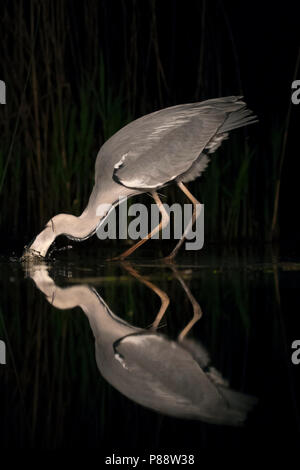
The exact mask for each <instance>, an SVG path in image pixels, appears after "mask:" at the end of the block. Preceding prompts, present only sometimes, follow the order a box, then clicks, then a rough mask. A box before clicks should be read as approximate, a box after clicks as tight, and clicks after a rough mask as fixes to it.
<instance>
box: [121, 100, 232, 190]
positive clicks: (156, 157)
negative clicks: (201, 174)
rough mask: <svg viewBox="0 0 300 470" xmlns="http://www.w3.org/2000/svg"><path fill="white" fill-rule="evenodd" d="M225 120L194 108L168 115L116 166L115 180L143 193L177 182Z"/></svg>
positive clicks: (210, 112) (211, 112) (214, 114)
mask: <svg viewBox="0 0 300 470" xmlns="http://www.w3.org/2000/svg"><path fill="white" fill-rule="evenodd" d="M224 119H225V115H224V114H223V113H222V114H216V113H215V112H214V111H213V110H212V109H210V108H209V107H207V108H206V107H199V108H197V107H196V106H192V105H190V106H186V107H183V106H182V107H180V108H179V109H176V112H174V110H173V112H172V113H170V114H168V113H166V114H165V115H164V119H163V121H161V120H160V119H159V120H157V122H156V124H155V125H153V127H152V130H151V132H150V133H149V135H148V136H147V137H146V138H143V137H142V138H141V140H139V135H137V137H136V139H135V141H134V142H133V143H132V145H131V146H130V148H128V149H127V151H126V152H125V153H124V154H123V155H122V158H121V159H120V161H119V162H118V163H117V164H116V165H115V171H114V179H116V180H117V181H118V182H119V183H121V184H122V185H124V186H126V187H129V188H143V189H155V188H158V187H160V186H162V185H164V184H165V183H167V182H169V181H172V180H174V179H175V178H176V177H177V176H178V175H180V174H182V173H184V172H186V171H187V170H188V169H189V168H190V167H191V165H192V164H193V163H194V161H195V160H196V159H197V158H198V156H199V155H200V153H201V152H202V150H203V149H204V148H205V147H206V145H207V144H208V142H209V141H210V139H211V138H212V136H213V135H214V134H215V133H216V132H217V130H218V128H219V127H220V126H221V125H222V124H223V122H224ZM153 124H154V123H153ZM138 132H139V130H138V129H137V133H138Z"/></svg>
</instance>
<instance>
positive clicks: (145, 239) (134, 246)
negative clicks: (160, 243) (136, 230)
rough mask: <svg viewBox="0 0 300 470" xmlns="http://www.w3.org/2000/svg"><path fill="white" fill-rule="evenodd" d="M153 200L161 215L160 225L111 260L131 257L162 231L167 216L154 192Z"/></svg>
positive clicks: (167, 220)
mask: <svg viewBox="0 0 300 470" xmlns="http://www.w3.org/2000/svg"><path fill="white" fill-rule="evenodd" d="M152 195H153V198H154V200H155V202H156V204H157V205H158V208H159V210H160V213H161V221H160V223H159V224H158V225H157V226H156V227H155V228H154V229H153V230H152V231H151V232H150V233H148V235H147V236H146V237H145V238H142V240H139V241H138V242H137V243H136V244H135V245H133V246H132V247H131V248H129V249H128V250H126V251H125V252H124V253H122V254H121V255H119V256H116V257H115V258H111V259H112V260H123V259H125V258H127V256H129V255H131V253H133V252H134V251H135V250H136V249H137V248H139V247H140V246H141V245H143V244H144V243H145V242H146V241H147V240H149V239H150V238H151V237H153V235H155V234H156V233H157V232H159V231H160V230H162V229H163V228H164V227H165V226H166V225H167V224H168V222H169V215H168V213H167V211H166V209H165V208H164V205H163V203H162V202H161V200H160V198H159V196H158V194H157V192H156V191H152Z"/></svg>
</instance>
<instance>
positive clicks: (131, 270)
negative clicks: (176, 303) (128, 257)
mask: <svg viewBox="0 0 300 470" xmlns="http://www.w3.org/2000/svg"><path fill="white" fill-rule="evenodd" d="M122 265H123V266H124V268H125V269H126V270H127V271H128V272H129V273H130V274H131V275H132V276H134V277H135V278H136V279H137V280H138V281H140V282H142V283H143V284H145V286H147V287H149V289H151V290H153V292H155V294H157V295H158V297H159V298H160V300H161V307H160V309H159V312H158V314H157V315H156V317H155V320H154V322H153V323H152V325H151V329H152V330H156V329H157V328H158V326H159V324H160V322H161V320H162V318H163V316H164V314H165V311H166V310H167V308H168V306H169V304H170V299H169V296H168V295H167V294H166V293H165V292H164V291H163V290H161V289H159V287H157V286H156V285H155V284H153V283H152V282H150V281H148V280H147V279H145V278H144V277H143V276H141V275H140V274H139V273H138V272H137V271H136V270H135V269H134V268H133V267H132V266H131V265H130V264H129V263H128V262H125V263H122Z"/></svg>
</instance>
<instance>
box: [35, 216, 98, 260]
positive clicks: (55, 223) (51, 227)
mask: <svg viewBox="0 0 300 470" xmlns="http://www.w3.org/2000/svg"><path fill="white" fill-rule="evenodd" d="M98 223H99V216H97V215H96V213H95V214H93V213H91V212H87V211H85V212H83V213H82V214H81V216H80V217H75V216H74V215H71V214H58V215H56V216H55V217H53V218H52V219H50V220H49V222H48V223H47V224H46V226H45V228H44V230H42V232H40V233H39V234H38V235H37V237H36V238H35V239H34V241H33V243H32V244H31V245H30V247H29V248H30V250H33V251H35V252H37V254H39V255H40V256H46V254H47V251H48V249H49V247H50V245H51V244H52V243H53V242H54V240H55V238H56V237H58V236H59V235H67V236H69V237H70V238H74V239H77V240H84V239H85V238H88V237H90V236H91V235H93V234H94V232H95V230H96V228H97V225H98Z"/></svg>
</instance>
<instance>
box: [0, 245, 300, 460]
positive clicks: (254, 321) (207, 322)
mask: <svg viewBox="0 0 300 470" xmlns="http://www.w3.org/2000/svg"><path fill="white" fill-rule="evenodd" d="M99 256H100V255H98V254H97V252H91V253H87V252H86V251H85V250H84V247H82V248H81V249H79V250H77V251H76V252H75V253H61V254H60V255H59V256H57V259H56V260H54V261H52V262H51V263H48V264H47V263H38V264H35V265H25V266H24V265H23V266H22V265H21V264H20V263H19V262H17V261H16V260H14V259H13V257H8V256H3V257H2V258H1V271H0V272H1V274H0V276H1V303H0V339H1V340H2V341H4V343H5V348H6V364H1V365H0V379H1V390H0V420H1V421H0V448H2V449H4V448H14V449H19V448H25V449H27V448H32V449H38V448H41V449H61V448H68V449H87V448H91V449H99V452H101V453H102V454H103V455H110V453H111V452H112V451H114V452H115V453H118V452H119V455H131V454H132V455H142V454H143V452H146V450H147V449H149V450H156V451H157V452H158V451H163V450H166V449H168V450H169V451H172V452H173V453H177V454H178V453H184V451H185V450H187V449H189V450H190V451H193V452H194V453H198V454H199V453H200V454H201V452H205V451H206V450H210V451H211V450H212V449H213V450H214V451H216V452H217V451H218V450H219V449H222V450H224V449H226V450H227V451H229V452H231V451H232V452H233V451H235V450H236V449H237V448H238V449H245V451H247V452H253V451H255V450H258V449H264V450H266V451H268V449H270V450H271V449H273V451H272V452H273V453H274V451H275V452H278V451H279V449H281V450H284V451H289V450H293V449H294V448H296V446H297V443H298V440H299V426H300V411H299V407H300V394H299V391H300V383H299V376H300V364H299V365H298V366H297V365H294V364H293V363H292V360H291V356H292V353H293V350H292V347H291V345H292V342H293V341H294V340H297V339H298V340H300V329H299V327H298V325H299V315H300V298H299V281H300V263H299V260H298V259H296V258H295V257H282V256H277V255H274V254H273V255H272V253H268V254H263V255H262V254H260V255H255V256H254V255H253V254H249V253H245V252H242V251H240V252H234V251H233V252H230V253H227V254H226V255H216V254H215V253H214V252H213V250H210V251H209V252H205V251H204V250H203V252H202V253H199V254H198V255H197V257H193V256H190V257H186V258H185V257H182V256H181V257H179V258H178V263H177V264H176V265H175V267H172V266H169V265H167V264H165V263H163V262H162V261H152V260H151V261H150V259H151V256H148V257H147V256H145V258H144V259H142V258H141V259H140V260H139V261H136V262H134V261H132V262H131V263H130V264H129V263H125V264H122V263H118V262H114V263H108V262H105V261H103V259H101V258H100V257H99ZM61 288H65V289H61ZM167 298H169V300H170V304H169V306H168V308H167V309H166V311H165V313H164V314H163V309H161V305H163V307H164V306H165V307H167ZM79 305H80V306H79ZM159 312H160V313H159ZM193 312H194V313H193ZM158 313H159V315H160V317H161V318H160V317H157V315H158ZM193 314H195V316H194V317H193ZM198 316H201V318H200V319H198ZM193 318H194V320H195V324H194V325H192V322H191V320H193ZM197 319H198V321H196V320H197ZM153 323H154V327H153ZM157 324H159V326H158V329H155V326H157ZM151 326H152V328H151ZM188 330H189V331H188ZM178 337H179V339H178ZM299 357H300V355H299ZM236 392H239V393H236ZM246 412H248V416H247V417H246ZM244 420H245V423H244V425H241V424H242V421H244Z"/></svg>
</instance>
